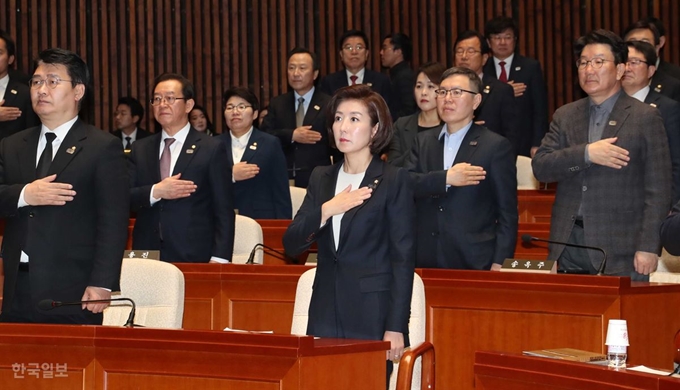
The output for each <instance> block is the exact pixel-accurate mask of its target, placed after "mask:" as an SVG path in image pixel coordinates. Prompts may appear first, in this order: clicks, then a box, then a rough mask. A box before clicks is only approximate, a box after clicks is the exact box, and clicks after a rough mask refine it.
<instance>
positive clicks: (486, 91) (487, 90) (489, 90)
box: [484, 85, 491, 93]
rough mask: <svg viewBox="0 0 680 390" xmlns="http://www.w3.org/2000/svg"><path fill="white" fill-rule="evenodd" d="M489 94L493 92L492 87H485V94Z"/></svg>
mask: <svg viewBox="0 0 680 390" xmlns="http://www.w3.org/2000/svg"><path fill="white" fill-rule="evenodd" d="M489 92H491V87H490V86H488V85H486V86H484V93H489Z"/></svg>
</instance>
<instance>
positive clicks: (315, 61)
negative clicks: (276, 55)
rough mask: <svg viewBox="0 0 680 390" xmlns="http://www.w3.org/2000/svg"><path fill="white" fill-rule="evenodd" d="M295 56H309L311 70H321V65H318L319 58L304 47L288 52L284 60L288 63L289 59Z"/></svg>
mask: <svg viewBox="0 0 680 390" xmlns="http://www.w3.org/2000/svg"><path fill="white" fill-rule="evenodd" d="M295 54H309V56H310V57H312V69H313V70H319V69H321V64H320V63H319V57H317V55H316V54H314V53H312V52H311V51H309V50H307V49H305V48H304V47H296V48H294V49H293V50H291V51H289V52H288V57H287V58H286V62H288V61H290V57H292V56H294V55H295Z"/></svg>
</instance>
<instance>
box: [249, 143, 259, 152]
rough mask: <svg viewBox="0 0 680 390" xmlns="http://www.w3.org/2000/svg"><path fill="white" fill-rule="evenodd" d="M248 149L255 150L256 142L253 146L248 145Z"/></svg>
mask: <svg viewBox="0 0 680 390" xmlns="http://www.w3.org/2000/svg"><path fill="white" fill-rule="evenodd" d="M248 149H250V150H257V142H253V144H252V145H250V146H249V147H248Z"/></svg>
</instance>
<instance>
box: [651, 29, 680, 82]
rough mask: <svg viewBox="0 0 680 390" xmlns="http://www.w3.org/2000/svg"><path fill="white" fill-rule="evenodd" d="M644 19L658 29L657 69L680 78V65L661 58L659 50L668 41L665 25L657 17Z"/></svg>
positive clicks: (677, 78)
mask: <svg viewBox="0 0 680 390" xmlns="http://www.w3.org/2000/svg"><path fill="white" fill-rule="evenodd" d="M646 20H647V21H648V22H649V23H651V24H653V25H654V27H656V29H657V31H659V51H658V52H657V56H659V59H658V63H657V70H660V71H662V72H664V73H666V74H668V75H669V76H671V77H673V78H674V79H676V80H680V66H678V65H677V64H673V63H671V62H666V61H663V60H661V50H662V49H663V47H664V46H665V45H666V42H667V41H668V39H667V35H666V27H665V26H664V25H663V22H662V21H661V20H660V19H659V18H654V17H649V18H647V19H646Z"/></svg>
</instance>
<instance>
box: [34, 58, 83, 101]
mask: <svg viewBox="0 0 680 390" xmlns="http://www.w3.org/2000/svg"><path fill="white" fill-rule="evenodd" d="M40 64H50V65H63V66H64V67H65V68H66V72H67V73H68V77H69V78H71V85H73V86H74V87H75V86H76V85H78V84H83V85H84V86H85V89H87V88H88V86H89V85H90V69H88V67H87V64H86V63H85V61H83V59H82V58H80V56H79V55H78V54H76V53H74V52H72V51H69V50H65V49H59V48H54V49H46V50H43V51H41V52H40V54H38V58H37V59H36V61H35V68H36V69H37V68H38V66H40ZM81 100H82V99H81Z"/></svg>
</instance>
